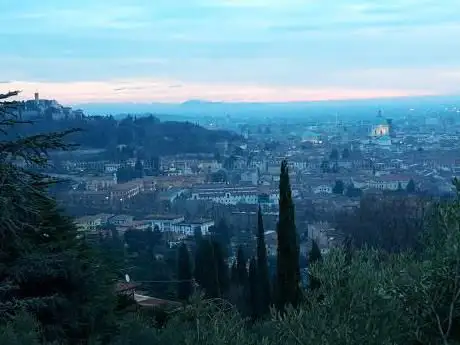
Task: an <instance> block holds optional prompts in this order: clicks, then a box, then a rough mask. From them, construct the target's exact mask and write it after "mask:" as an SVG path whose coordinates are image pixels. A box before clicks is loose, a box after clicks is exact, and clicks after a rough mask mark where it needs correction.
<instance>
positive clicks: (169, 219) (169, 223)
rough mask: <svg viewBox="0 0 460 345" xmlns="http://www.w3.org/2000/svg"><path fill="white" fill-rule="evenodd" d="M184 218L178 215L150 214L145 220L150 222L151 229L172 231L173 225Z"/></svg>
mask: <svg viewBox="0 0 460 345" xmlns="http://www.w3.org/2000/svg"><path fill="white" fill-rule="evenodd" d="M184 220H185V218H184V217H183V216H179V215H152V216H149V217H148V219H147V220H146V221H148V222H149V223H150V226H151V227H152V229H155V228H158V230H159V231H161V232H165V231H174V227H175V226H176V225H177V224H179V223H182V222H183V221H184Z"/></svg>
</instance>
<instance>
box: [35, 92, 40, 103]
mask: <svg viewBox="0 0 460 345" xmlns="http://www.w3.org/2000/svg"><path fill="white" fill-rule="evenodd" d="M34 100H35V104H36V105H38V103H39V102H40V95H39V93H38V92H35V94H34Z"/></svg>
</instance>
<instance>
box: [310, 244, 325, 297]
mask: <svg viewBox="0 0 460 345" xmlns="http://www.w3.org/2000/svg"><path fill="white" fill-rule="evenodd" d="M321 260H322V255H321V250H320V249H319V247H318V243H316V241H315V240H313V241H312V247H311V250H310V252H309V253H308V264H309V265H312V264H314V263H315V262H318V261H321ZM308 284H309V286H310V289H312V290H316V289H318V288H319V287H320V281H319V280H318V279H317V278H315V277H313V276H312V275H311V274H309V275H308Z"/></svg>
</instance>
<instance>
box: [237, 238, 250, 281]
mask: <svg viewBox="0 0 460 345" xmlns="http://www.w3.org/2000/svg"><path fill="white" fill-rule="evenodd" d="M247 264H248V262H247V259H246V256H245V255H244V250H243V248H242V247H239V248H238V252H237V254H236V269H237V271H238V284H239V285H241V286H246V284H247V282H248V268H247Z"/></svg>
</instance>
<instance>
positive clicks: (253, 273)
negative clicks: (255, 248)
mask: <svg viewBox="0 0 460 345" xmlns="http://www.w3.org/2000/svg"><path fill="white" fill-rule="evenodd" d="M248 280H249V282H248V283H249V288H248V295H249V305H250V307H251V316H252V318H253V319H257V318H258V317H260V316H261V315H262V314H261V308H260V307H261V305H260V302H259V301H260V298H259V281H258V275H257V262H256V259H255V258H252V259H251V261H250V262H249V278H248Z"/></svg>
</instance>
